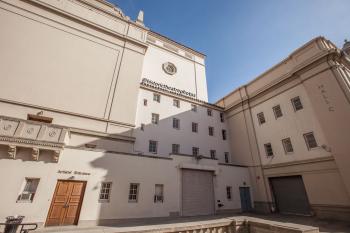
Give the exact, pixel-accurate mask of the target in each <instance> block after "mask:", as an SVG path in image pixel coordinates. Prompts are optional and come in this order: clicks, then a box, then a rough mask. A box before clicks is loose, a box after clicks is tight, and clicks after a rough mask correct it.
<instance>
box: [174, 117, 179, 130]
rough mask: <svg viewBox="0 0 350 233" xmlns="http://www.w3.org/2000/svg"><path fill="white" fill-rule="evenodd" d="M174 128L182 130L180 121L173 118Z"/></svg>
mask: <svg viewBox="0 0 350 233" xmlns="http://www.w3.org/2000/svg"><path fill="white" fill-rule="evenodd" d="M173 128H174V129H180V120H179V119H177V118H173Z"/></svg>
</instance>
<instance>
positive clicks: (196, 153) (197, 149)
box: [192, 147, 199, 156]
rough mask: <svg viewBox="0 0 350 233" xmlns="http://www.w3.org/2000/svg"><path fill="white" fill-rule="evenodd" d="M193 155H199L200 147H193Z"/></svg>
mask: <svg viewBox="0 0 350 233" xmlns="http://www.w3.org/2000/svg"><path fill="white" fill-rule="evenodd" d="M192 155H194V156H197V155H199V148H198V147H192Z"/></svg>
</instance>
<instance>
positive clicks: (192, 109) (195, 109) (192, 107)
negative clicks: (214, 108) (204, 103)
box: [191, 104, 197, 112]
mask: <svg viewBox="0 0 350 233" xmlns="http://www.w3.org/2000/svg"><path fill="white" fill-rule="evenodd" d="M191 111H192V112H197V105H195V104H191Z"/></svg>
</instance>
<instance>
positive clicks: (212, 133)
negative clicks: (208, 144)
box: [208, 126, 214, 136]
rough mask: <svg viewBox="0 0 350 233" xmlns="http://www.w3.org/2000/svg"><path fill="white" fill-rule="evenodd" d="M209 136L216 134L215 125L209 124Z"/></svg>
mask: <svg viewBox="0 0 350 233" xmlns="http://www.w3.org/2000/svg"><path fill="white" fill-rule="evenodd" d="M208 129H209V136H214V127H211V126H209V128H208Z"/></svg>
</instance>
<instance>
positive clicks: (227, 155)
mask: <svg viewBox="0 0 350 233" xmlns="http://www.w3.org/2000/svg"><path fill="white" fill-rule="evenodd" d="M229 156H230V154H229V153H228V152H225V163H229V162H230V158H229Z"/></svg>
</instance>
